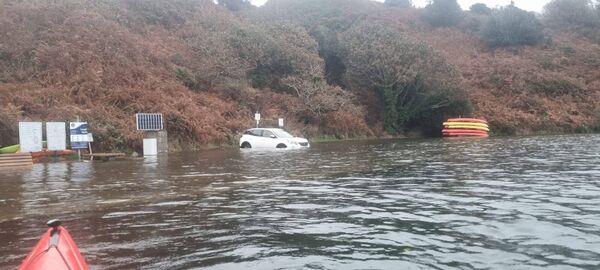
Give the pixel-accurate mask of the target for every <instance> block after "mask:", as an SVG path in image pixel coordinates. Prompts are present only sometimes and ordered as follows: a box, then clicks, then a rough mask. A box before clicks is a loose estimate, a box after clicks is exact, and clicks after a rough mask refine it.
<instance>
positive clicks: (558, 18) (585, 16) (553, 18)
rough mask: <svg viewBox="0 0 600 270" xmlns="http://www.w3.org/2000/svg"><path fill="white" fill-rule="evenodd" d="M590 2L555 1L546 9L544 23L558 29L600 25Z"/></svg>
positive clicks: (573, 0) (588, 0)
mask: <svg viewBox="0 0 600 270" xmlns="http://www.w3.org/2000/svg"><path fill="white" fill-rule="evenodd" d="M595 12H596V10H595V7H594V5H593V4H592V2H591V1H590V0H553V1H551V2H550V3H548V4H547V5H546V6H545V7H544V21H545V22H546V23H548V24H549V25H552V26H556V27H567V28H568V27H594V26H598V25H599V24H600V18H599V17H598V16H597V14H596V13H595Z"/></svg>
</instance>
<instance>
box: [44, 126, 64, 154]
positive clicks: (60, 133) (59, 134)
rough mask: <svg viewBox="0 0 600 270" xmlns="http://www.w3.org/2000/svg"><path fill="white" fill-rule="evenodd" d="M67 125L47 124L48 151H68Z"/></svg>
mask: <svg viewBox="0 0 600 270" xmlns="http://www.w3.org/2000/svg"><path fill="white" fill-rule="evenodd" d="M66 128H67V125H66V124H65V122H47V123H46V141H48V150H50V151H62V150H66V149H67V129H66Z"/></svg>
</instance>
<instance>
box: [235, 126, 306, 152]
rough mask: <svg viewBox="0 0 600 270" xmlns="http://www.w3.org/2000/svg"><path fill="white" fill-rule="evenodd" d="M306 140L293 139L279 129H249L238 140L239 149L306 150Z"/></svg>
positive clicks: (290, 135)
mask: <svg viewBox="0 0 600 270" xmlns="http://www.w3.org/2000/svg"><path fill="white" fill-rule="evenodd" d="M308 147H310V144H309V143H308V140H307V139H304V138H299V137H294V136H293V135H292V134H289V133H287V132H286V131H285V130H283V129H280V128H251V129H249V130H246V132H244V135H242V138H240V148H271V149H275V148H308Z"/></svg>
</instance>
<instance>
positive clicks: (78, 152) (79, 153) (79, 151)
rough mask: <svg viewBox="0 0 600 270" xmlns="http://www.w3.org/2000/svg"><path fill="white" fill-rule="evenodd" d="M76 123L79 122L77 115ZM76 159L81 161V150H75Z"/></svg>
mask: <svg viewBox="0 0 600 270" xmlns="http://www.w3.org/2000/svg"><path fill="white" fill-rule="evenodd" d="M77 122H79V115H78V116H77ZM77 159H78V160H79V161H81V149H79V148H77Z"/></svg>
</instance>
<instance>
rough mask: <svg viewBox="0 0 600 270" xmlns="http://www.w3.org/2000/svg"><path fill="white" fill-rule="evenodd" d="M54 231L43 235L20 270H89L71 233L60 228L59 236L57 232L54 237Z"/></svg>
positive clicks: (50, 230) (58, 229)
mask: <svg viewBox="0 0 600 270" xmlns="http://www.w3.org/2000/svg"><path fill="white" fill-rule="evenodd" d="M52 230H53V229H52V228H50V229H48V231H46V233H44V235H42V238H41V239H40V241H39V242H38V243H37V245H36V246H35V247H34V248H33V250H32V251H31V252H30V253H29V255H27V257H26V258H25V260H24V261H23V263H22V264H21V266H19V270H42V269H52V270H62V269H71V270H87V269H89V268H88V265H87V263H86V262H85V259H84V258H83V256H81V252H79V249H78V248H77V245H76V244H75V242H74V241H73V238H71V235H70V234H69V232H68V231H67V230H66V229H65V228H64V227H62V226H58V227H57V231H58V234H56V232H55V235H54V236H52V235H51V234H52ZM52 237H54V239H52Z"/></svg>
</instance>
